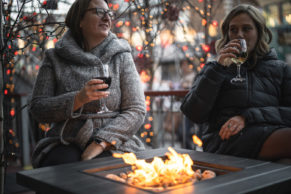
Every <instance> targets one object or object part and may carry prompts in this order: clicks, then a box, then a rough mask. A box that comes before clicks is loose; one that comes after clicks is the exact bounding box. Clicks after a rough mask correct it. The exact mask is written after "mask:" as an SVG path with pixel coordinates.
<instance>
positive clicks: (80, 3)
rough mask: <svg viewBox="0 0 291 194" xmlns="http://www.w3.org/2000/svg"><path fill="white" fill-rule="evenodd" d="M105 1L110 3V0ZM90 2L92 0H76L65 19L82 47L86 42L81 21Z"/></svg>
mask: <svg viewBox="0 0 291 194" xmlns="http://www.w3.org/2000/svg"><path fill="white" fill-rule="evenodd" d="M104 1H105V2H106V4H107V5H108V1H107V0H104ZM90 2H91V0H76V1H75V2H74V3H73V4H72V6H71V7H70V9H69V11H68V13H67V16H66V20H65V24H66V26H67V27H68V28H69V29H70V30H71V33H72V35H73V37H74V39H75V40H76V42H77V43H78V45H79V46H80V47H82V45H83V43H84V37H83V34H82V29H81V28H80V22H81V20H82V19H83V17H84V15H85V13H86V10H87V9H88V7H89V4H90Z"/></svg>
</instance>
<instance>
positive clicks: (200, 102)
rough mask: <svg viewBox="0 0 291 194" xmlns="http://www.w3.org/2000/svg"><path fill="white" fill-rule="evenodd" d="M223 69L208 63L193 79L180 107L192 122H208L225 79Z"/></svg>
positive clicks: (214, 63) (215, 64) (218, 65)
mask: <svg viewBox="0 0 291 194" xmlns="http://www.w3.org/2000/svg"><path fill="white" fill-rule="evenodd" d="M224 68H225V67H222V66H221V65H220V64H218V63H216V62H209V63H207V64H206V65H205V67H204V68H203V69H202V71H201V72H200V73H199V74H198V75H197V77H196V78H195V81H194V84H193V86H192V88H191V90H190V91H189V93H188V94H187V95H186V96H185V98H184V100H183V102H182V105H181V111H182V112H183V113H184V114H185V116H187V117H188V118H189V119H190V120H192V121H193V122H196V123H202V122H205V121H207V120H208V118H209V115H210V113H211V110H212V108H213V106H214V103H215V101H216V98H217V96H218V94H219V91H220V88H221V85H222V83H223V81H224V79H225V76H224V72H223V71H224Z"/></svg>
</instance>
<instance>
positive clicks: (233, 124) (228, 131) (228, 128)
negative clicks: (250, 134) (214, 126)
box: [219, 116, 245, 140]
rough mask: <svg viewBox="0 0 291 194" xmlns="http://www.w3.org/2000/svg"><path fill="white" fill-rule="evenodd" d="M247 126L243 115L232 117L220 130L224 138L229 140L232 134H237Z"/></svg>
mask: <svg viewBox="0 0 291 194" xmlns="http://www.w3.org/2000/svg"><path fill="white" fill-rule="evenodd" d="M244 127H245V119H244V118H243V117H242V116H234V117H231V118H230V119H229V120H228V121H226V122H225V123H224V125H223V126H222V127H221V129H220V131H219V135H220V137H221V139H222V140H227V139H229V138H230V136H232V135H235V134H237V133H238V132H240V131H241V130H242V129H243V128H244Z"/></svg>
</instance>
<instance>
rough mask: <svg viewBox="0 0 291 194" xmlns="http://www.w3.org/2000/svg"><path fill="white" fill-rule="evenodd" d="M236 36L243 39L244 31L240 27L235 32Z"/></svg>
mask: <svg viewBox="0 0 291 194" xmlns="http://www.w3.org/2000/svg"><path fill="white" fill-rule="evenodd" d="M237 38H238V39H243V38H244V33H243V31H242V30H241V29H239V30H238V32H237Z"/></svg>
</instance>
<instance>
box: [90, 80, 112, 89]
mask: <svg viewBox="0 0 291 194" xmlns="http://www.w3.org/2000/svg"><path fill="white" fill-rule="evenodd" d="M94 79H101V80H103V81H104V83H105V84H107V85H108V88H104V89H100V91H105V90H108V89H109V87H110V85H111V77H94Z"/></svg>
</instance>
